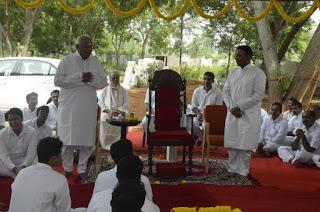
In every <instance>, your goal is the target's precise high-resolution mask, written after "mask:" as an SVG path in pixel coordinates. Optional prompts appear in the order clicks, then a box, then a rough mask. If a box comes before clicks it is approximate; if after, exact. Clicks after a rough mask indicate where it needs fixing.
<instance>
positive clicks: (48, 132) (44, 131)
mask: <svg viewBox="0 0 320 212" xmlns="http://www.w3.org/2000/svg"><path fill="white" fill-rule="evenodd" d="M23 123H24V124H25V125H28V126H30V127H32V128H33V129H35V130H36V133H37V136H38V139H39V140H41V139H43V138H46V137H50V136H52V129H51V128H50V127H49V126H48V125H47V124H46V123H44V124H43V125H42V126H41V127H38V124H37V118H36V119H33V120H29V121H26V122H23Z"/></svg>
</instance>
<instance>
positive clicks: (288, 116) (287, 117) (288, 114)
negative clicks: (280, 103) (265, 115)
mask: <svg viewBox="0 0 320 212" xmlns="http://www.w3.org/2000/svg"><path fill="white" fill-rule="evenodd" d="M293 116H294V115H293V113H292V112H291V111H290V110H287V111H285V112H283V114H282V117H283V118H284V119H285V120H287V121H289V120H290V119H291V118H292V117H293Z"/></svg>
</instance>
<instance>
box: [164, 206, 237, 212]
mask: <svg viewBox="0 0 320 212" xmlns="http://www.w3.org/2000/svg"><path fill="white" fill-rule="evenodd" d="M170 212H241V210H240V209H239V208H231V206H215V207H176V208H172V209H171V210H170Z"/></svg>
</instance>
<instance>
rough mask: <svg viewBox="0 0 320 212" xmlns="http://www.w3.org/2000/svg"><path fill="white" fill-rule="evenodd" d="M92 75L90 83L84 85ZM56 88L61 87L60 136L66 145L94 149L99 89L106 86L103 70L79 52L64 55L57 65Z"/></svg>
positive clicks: (94, 59)
mask: <svg viewBox="0 0 320 212" xmlns="http://www.w3.org/2000/svg"><path fill="white" fill-rule="evenodd" d="M83 72H91V73H92V74H93V79H92V81H91V82H88V83H84V82H82V75H83ZM54 85H55V86H57V87H61V91H60V94H59V110H58V120H59V121H58V128H57V132H58V136H59V137H60V139H61V141H63V143H64V145H76V146H93V145H94V142H95V138H96V122H97V121H96V118H97V108H98V107H97V93H96V89H97V88H103V87H104V86H106V85H107V80H106V75H105V73H104V70H103V68H102V66H101V64H100V62H99V61H98V59H97V58H96V57H95V56H92V55H91V56H90V57H89V58H87V59H86V60H83V59H82V58H81V56H80V54H79V53H78V52H76V53H73V54H69V55H67V56H65V57H64V58H63V59H62V61H61V62H60V64H59V66H58V70H57V73H56V76H55V78H54Z"/></svg>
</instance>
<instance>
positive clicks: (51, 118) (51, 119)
mask: <svg viewBox="0 0 320 212" xmlns="http://www.w3.org/2000/svg"><path fill="white" fill-rule="evenodd" d="M47 106H48V107H49V115H48V118H47V121H46V123H47V124H48V125H49V127H50V128H51V129H54V128H55V127H56V126H57V121H58V107H57V106H56V105H55V104H54V103H53V101H52V102H50V103H49V104H47Z"/></svg>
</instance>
